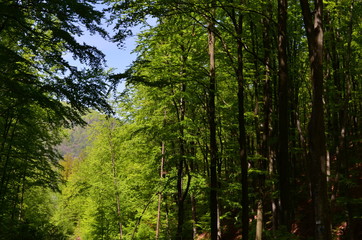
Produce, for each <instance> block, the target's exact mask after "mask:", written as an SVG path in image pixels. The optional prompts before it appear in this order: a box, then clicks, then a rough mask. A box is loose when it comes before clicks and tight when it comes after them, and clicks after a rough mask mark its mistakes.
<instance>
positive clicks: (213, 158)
mask: <svg viewBox="0 0 362 240" xmlns="http://www.w3.org/2000/svg"><path fill="white" fill-rule="evenodd" d="M211 5H212V7H213V6H214V5H215V1H213V2H212V3H211ZM213 13H214V11H213ZM214 28H215V24H214V22H213V20H210V22H209V24H208V27H207V31H208V46H209V57H210V59H209V61H210V62H209V64H210V76H209V101H208V118H209V131H210V218H211V222H210V224H211V225H210V227H211V240H217V239H218V232H219V229H218V200H217V189H218V184H217V182H218V180H217V159H218V156H217V142H216V121H215V116H216V114H215V91H216V74H215V33H214V30H215V29H214Z"/></svg>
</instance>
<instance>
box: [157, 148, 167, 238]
mask: <svg viewBox="0 0 362 240" xmlns="http://www.w3.org/2000/svg"><path fill="white" fill-rule="evenodd" d="M164 164H165V142H162V143H161V164H160V178H164V176H165V175H164V171H163V166H164ZM161 201H162V193H161V192H159V193H158V206H157V225H156V239H158V238H159V234H160V227H161Z"/></svg>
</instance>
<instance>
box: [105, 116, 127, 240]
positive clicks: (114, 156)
mask: <svg viewBox="0 0 362 240" xmlns="http://www.w3.org/2000/svg"><path fill="white" fill-rule="evenodd" d="M109 124H110V126H109V129H108V130H109V136H108V144H109V147H110V153H111V161H112V173H113V184H114V189H115V195H116V204H117V222H118V231H119V232H118V233H119V239H120V240H122V235H123V231H122V221H121V204H120V197H119V192H118V183H117V170H116V153H115V151H116V150H115V146H114V142H113V134H112V132H113V130H114V122H112V121H109Z"/></svg>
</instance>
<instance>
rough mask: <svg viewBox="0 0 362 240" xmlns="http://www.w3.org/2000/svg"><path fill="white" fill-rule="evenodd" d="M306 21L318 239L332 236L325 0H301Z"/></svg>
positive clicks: (310, 123) (313, 180)
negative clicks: (311, 2)
mask: <svg viewBox="0 0 362 240" xmlns="http://www.w3.org/2000/svg"><path fill="white" fill-rule="evenodd" d="M300 3H301V7H302V14H303V20H304V24H305V29H306V34H307V39H308V47H309V59H310V65H311V81H312V89H313V96H312V113H311V118H310V122H309V126H308V131H309V144H310V145H309V147H310V154H311V160H312V164H311V167H312V171H311V172H312V173H311V186H312V195H313V196H312V197H313V204H314V218H315V219H314V220H315V239H316V240H322V239H323V240H329V239H331V226H330V217H329V203H328V195H327V179H326V139H325V133H324V106H323V26H322V22H323V0H314V3H315V9H314V11H313V12H311V11H310V6H309V1H308V0H300Z"/></svg>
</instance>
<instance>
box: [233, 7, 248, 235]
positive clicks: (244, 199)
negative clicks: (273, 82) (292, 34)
mask: <svg viewBox="0 0 362 240" xmlns="http://www.w3.org/2000/svg"><path fill="white" fill-rule="evenodd" d="M242 3H243V1H241V4H242ZM236 32H237V36H238V37H237V59H238V61H237V62H238V63H237V64H238V67H237V81H238V110H239V111H238V126H239V139H238V140H239V161H240V166H241V188H242V193H241V207H242V213H241V215H242V217H241V218H242V220H241V222H242V232H241V234H242V237H243V239H248V238H249V196H248V188H249V186H248V160H247V156H246V132H245V118H244V112H245V111H244V82H245V81H244V74H243V68H244V64H243V43H242V40H241V36H242V33H243V15H242V13H239V16H238V23H237V26H236Z"/></svg>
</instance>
